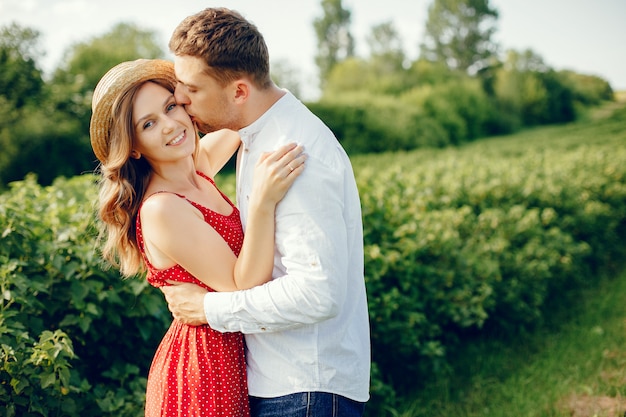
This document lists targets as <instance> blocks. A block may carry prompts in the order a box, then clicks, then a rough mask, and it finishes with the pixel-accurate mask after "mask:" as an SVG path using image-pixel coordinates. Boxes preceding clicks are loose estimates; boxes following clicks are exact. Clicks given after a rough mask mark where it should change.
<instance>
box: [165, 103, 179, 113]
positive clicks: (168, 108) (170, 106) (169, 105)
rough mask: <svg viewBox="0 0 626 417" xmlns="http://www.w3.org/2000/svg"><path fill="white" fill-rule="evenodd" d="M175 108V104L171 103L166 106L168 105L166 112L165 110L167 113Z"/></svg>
mask: <svg viewBox="0 0 626 417" xmlns="http://www.w3.org/2000/svg"><path fill="white" fill-rule="evenodd" d="M176 106H177V104H176V103H171V104H168V105H167V108H166V110H167V111H171V110H174V109H175V108H176Z"/></svg>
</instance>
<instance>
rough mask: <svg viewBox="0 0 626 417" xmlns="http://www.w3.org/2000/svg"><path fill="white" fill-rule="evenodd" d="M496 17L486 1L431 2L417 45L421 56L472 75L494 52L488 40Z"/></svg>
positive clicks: (493, 31)
mask: <svg viewBox="0 0 626 417" xmlns="http://www.w3.org/2000/svg"><path fill="white" fill-rule="evenodd" d="M497 18H498V11H497V10H496V9H495V8H492V7H491V6H490V5H489V0H434V2H433V3H432V5H431V6H430V7H429V9H428V20H427V21H426V28H425V34H424V38H425V40H424V42H423V43H422V44H421V46H420V49H421V54H422V57H424V58H425V59H427V60H430V61H435V62H443V63H445V64H446V65H447V66H448V67H449V68H450V69H454V70H460V71H466V72H468V73H470V74H476V73H477V72H478V71H480V70H481V69H483V68H485V67H487V66H488V65H489V62H490V60H491V58H492V57H493V56H494V55H495V54H496V53H497V45H496V44H495V43H494V41H493V40H492V35H493V34H494V33H495V30H496V26H495V23H496V20H497Z"/></svg>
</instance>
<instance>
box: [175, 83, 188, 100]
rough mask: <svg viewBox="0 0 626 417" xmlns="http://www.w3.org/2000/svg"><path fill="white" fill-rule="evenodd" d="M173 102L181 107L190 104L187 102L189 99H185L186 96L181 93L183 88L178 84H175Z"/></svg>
mask: <svg viewBox="0 0 626 417" xmlns="http://www.w3.org/2000/svg"><path fill="white" fill-rule="evenodd" d="M174 100H176V103H178V104H182V105H185V104H189V103H191V101H189V97H187V94H185V93H184V92H183V87H182V86H181V85H180V84H177V85H176V88H175V89H174Z"/></svg>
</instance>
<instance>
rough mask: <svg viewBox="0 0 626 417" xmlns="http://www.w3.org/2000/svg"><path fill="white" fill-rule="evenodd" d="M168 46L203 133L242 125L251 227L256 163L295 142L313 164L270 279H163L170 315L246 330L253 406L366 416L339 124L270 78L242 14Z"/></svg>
mask: <svg viewBox="0 0 626 417" xmlns="http://www.w3.org/2000/svg"><path fill="white" fill-rule="evenodd" d="M169 46H170V49H171V51H172V52H173V53H174V55H175V59H174V65H175V71H176V77H177V79H178V85H177V87H176V93H175V97H176V100H177V102H178V103H180V104H183V105H185V108H186V109H187V111H188V113H189V114H190V115H191V117H192V119H193V120H194V122H195V123H196V124H197V126H198V128H199V129H200V131H202V132H210V131H214V130H218V129H222V128H228V129H232V130H236V131H238V132H239V134H240V136H241V140H242V145H241V147H240V149H239V153H238V157H237V203H238V206H239V209H240V211H241V218H242V223H243V226H244V230H245V227H246V220H247V216H248V213H247V212H248V202H247V198H248V196H249V195H250V192H251V187H252V179H253V178H252V176H253V170H254V166H255V164H256V161H257V160H258V158H259V157H260V155H261V154H262V153H263V152H266V151H269V150H272V149H275V148H276V147H277V146H279V145H281V144H284V143H287V142H289V141H296V142H298V143H300V144H302V145H303V146H304V151H305V152H306V153H307V156H308V158H307V167H306V169H305V170H304V172H303V173H302V174H301V176H300V177H299V178H298V179H297V180H296V182H295V183H294V184H293V186H292V188H291V189H290V190H289V192H288V193H287V195H286V196H285V197H284V199H283V200H282V201H281V203H280V204H279V205H278V207H277V209H276V247H275V255H274V270H273V279H272V281H270V282H269V283H267V284H265V285H263V286H260V287H255V288H252V289H250V290H245V291H238V292H222V293H217V292H209V293H207V292H206V291H204V290H202V289H201V288H199V287H195V286H192V285H190V284H184V285H176V286H171V287H167V288H163V291H164V293H165V295H166V298H167V301H168V304H169V308H170V310H171V311H172V313H173V315H174V317H176V318H178V319H180V320H182V321H184V322H185V323H188V324H200V323H207V322H208V323H209V324H210V325H211V327H212V328H214V329H216V330H219V331H222V332H235V331H240V332H243V333H244V334H245V335H246V346H247V367H248V389H249V394H250V405H251V409H252V415H253V416H255V417H269V416H289V417H294V416H295V417H297V416H316V417H324V416H328V417H331V416H362V414H363V409H364V406H365V402H366V401H367V400H368V399H369V376H370V339H369V322H368V312H367V299H366V293H365V282H364V276H363V228H362V220H361V207H360V201H359V196H358V191H357V187H356V182H355V180H354V174H353V172H352V167H351V165H350V160H349V159H348V156H347V155H346V153H345V152H344V150H343V148H342V147H341V145H340V144H339V142H338V141H337V140H336V138H335V137H334V135H333V134H332V132H331V131H330V130H329V129H328V127H327V126H325V125H324V124H323V123H322V122H321V121H320V120H319V119H318V118H317V117H316V116H315V115H313V114H312V113H311V112H310V111H309V110H308V109H307V108H306V107H305V106H304V105H303V104H302V103H301V102H300V101H298V100H297V99H296V98H295V97H294V96H293V95H292V94H291V93H290V92H288V91H286V90H282V89H280V88H278V87H277V86H276V85H275V84H274V83H273V82H272V81H271V79H270V76H269V56H268V51H267V46H266V44H265V41H264V39H263V36H262V35H261V34H260V33H259V32H258V30H257V28H256V27H255V26H254V25H253V24H252V23H250V22H248V21H247V20H245V19H244V18H243V17H242V16H241V15H240V14H239V13H237V12H235V11H231V10H228V9H224V8H208V9H205V10H203V11H202V12H199V13H197V14H196V15H193V16H190V17H188V18H186V19H185V20H183V21H182V22H181V23H180V25H179V26H178V27H177V28H176V30H175V31H174V33H173V35H172V38H171V40H170V44H169Z"/></svg>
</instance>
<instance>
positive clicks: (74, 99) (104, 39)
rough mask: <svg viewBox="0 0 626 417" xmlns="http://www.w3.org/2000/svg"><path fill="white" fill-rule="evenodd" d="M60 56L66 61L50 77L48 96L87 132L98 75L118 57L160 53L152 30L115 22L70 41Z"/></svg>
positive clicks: (155, 55) (145, 55)
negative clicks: (106, 29) (82, 39)
mask: <svg viewBox="0 0 626 417" xmlns="http://www.w3.org/2000/svg"><path fill="white" fill-rule="evenodd" d="M64 56H65V59H64V61H65V62H66V64H65V65H64V66H62V67H60V68H58V69H57V70H56V71H55V73H54V77H53V79H52V84H51V90H52V97H51V99H52V101H53V102H54V107H55V110H57V111H60V112H63V113H66V114H67V115H69V116H71V117H73V118H77V119H78V120H79V121H80V125H81V130H82V131H83V132H85V133H88V132H89V120H90V117H91V94H92V92H93V90H94V88H95V87H96V84H97V83H98V81H99V80H100V78H101V77H102V76H103V75H104V74H105V73H106V72H107V71H108V70H109V69H110V68H112V67H113V66H115V65H117V64H119V63H120V62H122V61H130V60H134V59H138V58H161V57H163V56H164V53H163V50H162V49H161V47H160V46H159V42H158V41H157V35H156V32H154V31H151V30H143V29H140V28H138V27H137V26H135V25H134V24H128V23H119V24H117V25H115V26H114V27H113V28H112V29H111V30H110V31H109V32H107V33H105V34H103V35H101V36H97V37H94V38H92V39H90V40H87V41H85V42H81V43H77V44H75V45H72V46H71V47H70V48H69V49H68V50H67V51H66V52H65V54H64Z"/></svg>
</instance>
